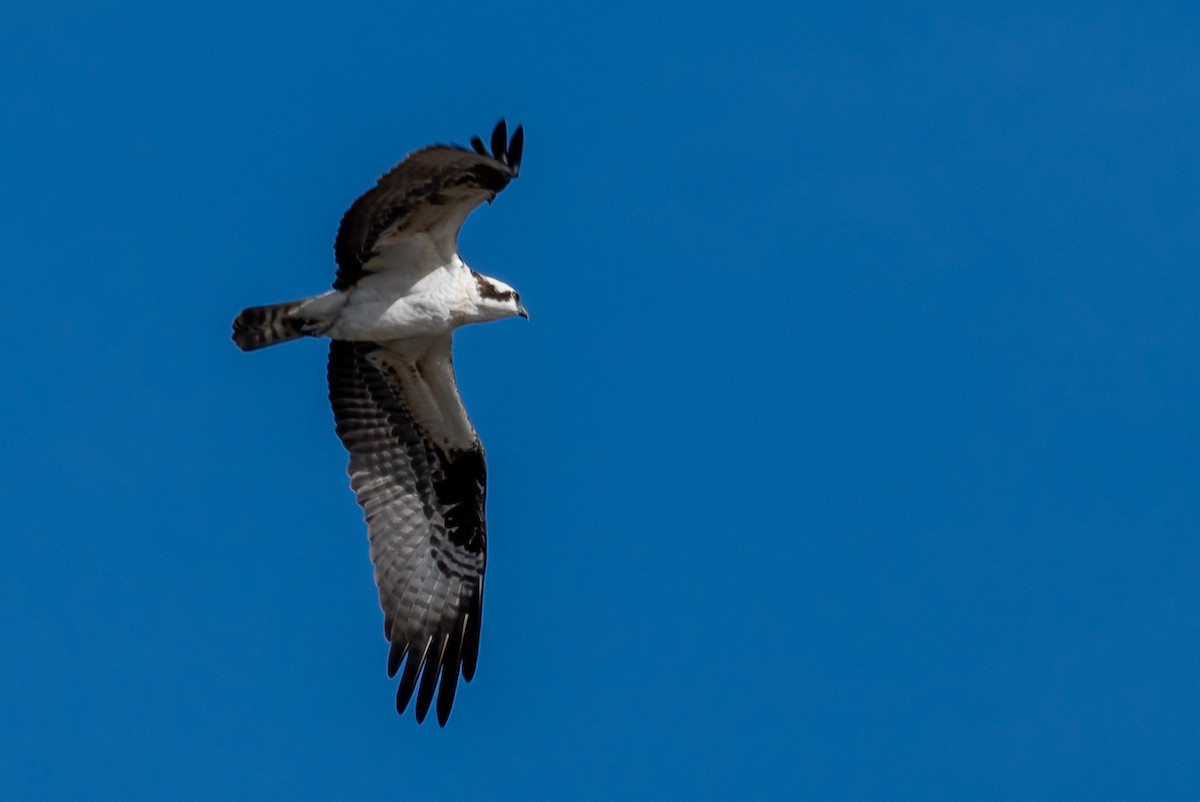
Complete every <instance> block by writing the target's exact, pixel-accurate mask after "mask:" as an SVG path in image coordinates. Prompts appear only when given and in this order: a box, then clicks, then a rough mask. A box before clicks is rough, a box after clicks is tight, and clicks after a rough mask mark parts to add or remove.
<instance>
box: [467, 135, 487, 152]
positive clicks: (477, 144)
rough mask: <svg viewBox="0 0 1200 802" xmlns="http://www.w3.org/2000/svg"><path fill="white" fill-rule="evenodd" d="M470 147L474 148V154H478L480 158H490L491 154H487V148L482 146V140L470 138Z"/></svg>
mask: <svg viewBox="0 0 1200 802" xmlns="http://www.w3.org/2000/svg"><path fill="white" fill-rule="evenodd" d="M471 147H473V148H475V152H476V153H478V154H479V155H480V156H491V155H492V154H490V153H488V149H487V146H486V145H484V144H483V140H482V139H480V138H479V137H477V136H473V137H471Z"/></svg>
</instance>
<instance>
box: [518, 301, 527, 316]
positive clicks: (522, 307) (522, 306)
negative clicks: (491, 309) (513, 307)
mask: <svg viewBox="0 0 1200 802" xmlns="http://www.w3.org/2000/svg"><path fill="white" fill-rule="evenodd" d="M517 314H518V315H520V316H521V317H523V318H525V319H526V320H529V312H527V311H525V304H523V303H521V302H520V301H518V302H517Z"/></svg>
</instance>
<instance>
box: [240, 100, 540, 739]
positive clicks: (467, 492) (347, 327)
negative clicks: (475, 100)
mask: <svg viewBox="0 0 1200 802" xmlns="http://www.w3.org/2000/svg"><path fill="white" fill-rule="evenodd" d="M524 142H525V136H524V131H523V130H522V128H521V127H520V126H518V127H517V129H516V130H515V131H514V132H513V134H512V138H511V139H510V138H509V136H508V128H507V126H506V124H505V122H504V120H501V121H500V122H499V123H498V124H497V125H496V128H495V130H494V131H493V132H492V137H491V142H490V145H491V147H490V150H489V148H488V147H487V146H485V144H484V142H483V140H481V139H480V138H479V137H473V138H472V139H471V148H470V149H468V148H465V147H460V146H457V145H432V146H430V147H427V148H424V149H422V150H418V151H416V152H414V153H410V154H409V155H408V156H407V157H406V158H405V159H404V161H402V162H400V164H399V165H397V166H396V167H394V168H393V169H392V170H390V171H389V172H387V173H385V174H384V175H383V176H382V177H381V178H380V179H379V181H378V182H376V184H375V186H374V187H372V188H371V189H370V190H368V191H367V192H366V193H365V194H364V195H363V196H362V197H360V198H359V199H358V200H356V201H355V202H354V203H353V204H352V205H351V206H350V209H349V211H347V212H346V214H345V215H344V216H343V217H342V223H341V226H340V227H339V228H338V233H337V240H336V241H335V243H334V246H333V249H334V256H335V258H336V261H337V276H336V278H335V279H334V282H333V289H332V290H330V291H329V292H326V293H323V294H321V295H315V296H312V297H310V298H303V299H301V300H298V301H290V302H287V303H281V304H272V305H269V306H256V307H251V308H249V309H245V310H243V311H242V313H241V314H240V315H238V316H237V319H236V320H234V322H233V341H234V342H235V343H236V344H237V346H238V347H239V348H241V349H242V350H243V351H253V350H255V349H258V348H264V347H266V346H268V345H275V344H277V343H282V342H287V341H289V340H295V339H298V338H301V337H327V338H329V339H330V340H331V343H330V345H329V365H328V377H329V400H330V402H331V403H332V405H333V416H334V420H335V422H336V424H337V433H338V437H339V438H341V441H342V443H343V445H345V447H346V450H347V451H349V452H350V467H349V469H348V472H349V474H350V486H351V488H352V489H353V490H354V493H355V494H356V496H357V497H358V503H359V505H361V506H362V508H363V517H364V518H365V519H366V522H367V534H368V537H369V539H370V543H371V561H372V563H374V566H375V583H376V584H377V585H378V586H379V603H380V606H381V607H382V608H383V632H384V637H386V638H387V640H388V642H389V643H390V644H391V648H390V651H389V653H388V662H387V669H388V676H389V677H394V676H395V675H396V673H397V672H400V670H401V666H403V671H402V672H401V673H400V684H399V688H398V689H397V692H396V709H397V711H398V712H399V713H401V714H403V713H404V711H405V709H406V708H407V707H408V704H409V702H410V701H411V700H412V697H413V693H414V692H415V693H416V698H417V704H416V716H417V721H418V722H422V721H424V720H425V716H426V714H427V713H428V712H429V708H430V705H431V704H432V703H433V700H434V695H435V693H436V696H437V718H438V723H440V724H441V725H442V726H445V724H446V720H447V718H449V716H450V708H451V706H452V705H453V703H454V693H455V689H456V688H457V687H458V677H459V674H460V673H461V674H462V677H463V679H465V680H466V681H468V682H470V681H471V678H472V677H473V676H474V675H475V666H476V662H477V660H478V658H479V624H480V615H481V613H482V611H483V574H484V567H485V566H486V563H487V523H486V521H485V518H484V505H485V497H486V493H487V468H486V463H485V461H484V454H483V445H482V444H481V443H480V442H479V436H478V435H477V434H476V433H475V427H474V426H472V425H471V421H470V419H469V418H468V417H467V412H466V410H465V409H464V408H463V403H462V399H461V398H460V397H459V394H458V387H457V386H456V384H455V380H454V367H453V364H452V359H451V340H452V338H453V336H454V330H455V329H457V328H458V327H459V326H465V325H467V324H468V323H486V322H488V321H492V320H503V319H504V318H510V317H516V316H520V317H523V318H525V319H528V318H529V315H528V313H527V312H526V311H525V307H524V306H523V305H522V304H521V296H520V295H518V294H517V291H516V290H514V289H513V288H512V287H510V286H509V285H507V284H505V283H504V282H502V281H499V280H497V279H494V278H489V277H488V276H484V275H481V274H479V273H477V272H475V271H474V270H472V269H471V268H469V267H467V265H466V264H464V263H463V260H462V258H461V257H460V256H459V254H458V231H459V229H460V228H461V227H462V224H463V221H464V220H466V218H467V216H468V215H469V214H470V213H471V212H472V211H473V210H474V209H475V207H477V206H479V204H481V203H483V202H484V201H488V202H489V203H490V202H491V201H492V199H494V198H495V197H496V195H497V194H498V193H499V192H500V191H501V190H503V189H504V188H505V187H506V186H508V183H509V182H510V181H512V180H513V179H514V178H516V177H517V173H518V172H519V170H520V167H521V151H522V148H523V146H524ZM439 677H440V683H439Z"/></svg>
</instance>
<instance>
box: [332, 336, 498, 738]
mask: <svg viewBox="0 0 1200 802" xmlns="http://www.w3.org/2000/svg"><path fill="white" fill-rule="evenodd" d="M379 350H380V346H379V345H377V344H375V343H352V342H344V341H336V340H335V341H334V342H333V343H332V344H331V345H330V349H329V398H330V401H331V402H332V404H333V413H334V418H335V420H336V421H337V432H338V436H339V437H340V438H341V439H342V443H343V444H344V445H345V446H346V449H347V450H349V452H350V468H349V473H350V486H351V487H352V488H353V489H354V492H355V493H356V494H357V496H358V503H359V504H360V505H362V508H363V514H364V517H365V518H366V520H367V530H368V534H369V536H370V540H371V560H372V562H373V563H374V564H375V581H376V584H378V586H379V602H380V605H381V606H382V607H383V613H384V624H383V629H384V636H385V637H386V638H387V639H388V641H389V642H390V643H391V651H390V653H389V655H388V676H395V675H396V672H397V671H398V670H399V669H400V665H401V663H402V662H403V664H404V671H403V673H402V674H401V676H400V685H399V688H398V689H397V692H396V709H397V710H398V711H399V712H401V713H403V712H404V710H405V709H406V708H407V707H408V703H409V701H411V699H412V696H413V692H414V691H416V694H417V707H416V713H417V721H418V722H421V721H424V719H425V715H426V714H427V713H428V712H429V706H430V704H431V703H432V701H433V697H434V692H435V689H437V688H438V679H439V675H440V678H441V684H440V690H437V717H438V723H440V724H442V725H443V726H444V725H445V723H446V720H447V718H449V716H450V707H451V705H452V704H453V703H454V693H455V690H456V688H457V686H458V676H459V672H460V671H461V673H462V676H463V678H464V679H466V680H467V681H468V682H469V681H470V680H471V678H472V677H473V676H474V674H475V665H476V662H477V660H478V658H479V624H480V616H481V614H482V612H483V574H484V569H485V567H486V564H487V525H486V523H485V520H484V505H485V501H486V492H487V490H486V484H487V467H486V464H485V462H484V454H483V447H482V445H481V444H480V443H479V441H478V439H473V445H472V446H471V447H470V448H466V449H455V450H453V451H451V452H450V453H446V452H443V451H442V450H441V449H439V448H438V446H436V445H435V444H434V443H433V442H432V441H431V438H430V437H429V435H428V433H427V432H425V431H424V429H423V427H422V426H421V425H420V424H418V423H417V422H416V419H415V418H414V416H413V414H412V413H411V412H410V408H409V405H408V403H407V401H406V399H405V394H404V391H403V389H402V383H401V382H400V381H399V379H398V378H397V377H396V376H395V375H392V373H391V371H390V370H389V369H387V367H386V363H385V362H382V361H381V360H379V359H378V356H379V354H378V352H379ZM418 683H419V687H418Z"/></svg>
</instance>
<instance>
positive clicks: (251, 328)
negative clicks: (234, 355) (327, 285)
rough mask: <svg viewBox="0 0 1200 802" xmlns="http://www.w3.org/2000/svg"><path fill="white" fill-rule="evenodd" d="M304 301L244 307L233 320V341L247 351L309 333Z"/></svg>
mask: <svg viewBox="0 0 1200 802" xmlns="http://www.w3.org/2000/svg"><path fill="white" fill-rule="evenodd" d="M303 303H304V302H303V301H289V302H287V303H282V304H271V305H270V306H252V307H250V308H249V309H243V310H242V313H241V314H240V315H238V316H237V319H236V320H234V321H233V341H234V343H236V344H237V347H238V348H241V349H242V350H243V351H254V350H256V349H258V348H266V347H267V346H268V345H276V344H277V343H285V342H288V341H289V340H295V339H298V338H300V337H303V336H304V335H305V333H306V332H305V330H304V326H305V324H306V323H308V322H309V321H306V320H305V319H304V318H302V317H301V316H300V307H301V305H302V304H303Z"/></svg>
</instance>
